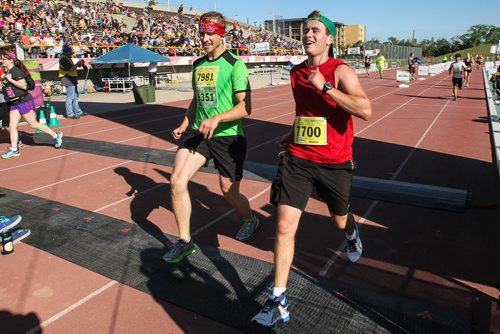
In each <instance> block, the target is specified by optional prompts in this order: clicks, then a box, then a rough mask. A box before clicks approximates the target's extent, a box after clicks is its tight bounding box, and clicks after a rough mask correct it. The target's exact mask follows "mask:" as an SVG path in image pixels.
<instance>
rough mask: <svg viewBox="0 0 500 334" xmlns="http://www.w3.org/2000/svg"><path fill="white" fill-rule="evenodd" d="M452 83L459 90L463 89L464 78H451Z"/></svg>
mask: <svg viewBox="0 0 500 334" xmlns="http://www.w3.org/2000/svg"><path fill="white" fill-rule="evenodd" d="M451 82H452V83H453V86H458V88H460V89H462V78H451Z"/></svg>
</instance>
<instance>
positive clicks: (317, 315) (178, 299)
mask: <svg viewBox="0 0 500 334" xmlns="http://www.w3.org/2000/svg"><path fill="white" fill-rule="evenodd" d="M0 193H5V194H6V196H4V197H1V198H0V205H1V207H2V209H3V212H2V214H5V215H11V214H17V213H20V214H22V215H23V217H24V219H23V222H22V226H23V227H27V228H30V229H31V230H32V234H31V236H30V237H29V238H27V239H25V242H27V243H28V244H30V245H32V246H34V247H37V248H39V249H42V250H44V251H47V252H50V253H52V254H54V255H56V256H58V257H60V258H63V259H65V260H68V261H71V262H73V263H75V264H77V265H80V266H82V267H85V268H87V269H89V270H92V271H94V272H96V273H99V274H101V275H104V276H106V277H109V278H110V279H113V280H116V281H119V282H121V283H123V284H126V285H128V286H131V287H133V288H136V289H138V290H140V291H143V292H145V293H148V294H151V295H152V296H153V297H154V298H155V300H158V301H166V302H169V303H172V304H175V305H178V306H179V307H182V308H184V309H187V310H191V311H193V312H195V313H197V314H200V315H202V316H205V317H208V318H211V319H213V320H215V321H217V322H220V323H224V324H226V325H228V326H231V327H233V328H237V329H239V330H242V331H246V332H259V331H263V329H261V328H260V327H257V326H256V325H251V323H250V320H251V318H252V317H253V315H255V313H257V312H258V311H259V309H260V305H259V304H258V302H263V301H264V300H265V298H266V296H267V293H269V291H270V288H271V286H272V275H271V273H272V265H271V264H269V263H267V262H263V261H260V260H256V259H253V258H248V257H245V256H242V255H239V254H235V253H231V252H227V251H223V250H220V249H218V248H216V247H212V246H210V245H197V246H198V252H196V253H195V254H193V255H191V256H190V257H189V258H188V259H186V260H184V261H182V262H181V263H180V264H178V265H168V264H166V263H164V262H163V261H161V255H162V254H163V252H164V251H165V246H166V245H168V243H169V242H170V241H173V240H174V238H173V237H171V236H166V238H165V236H164V235H158V234H155V233H158V232H156V231H157V230H154V229H153V230H150V231H145V230H143V229H141V228H140V227H139V226H137V225H135V224H130V223H127V222H124V221H121V220H117V219H114V218H111V217H107V216H104V215H99V214H96V213H92V212H88V211H85V210H82V209H79V208H75V207H71V206H67V205H64V204H61V203H57V202H51V201H48V200H45V199H41V198H38V197H35V196H31V195H26V194H22V193H18V192H14V191H11V190H8V189H2V188H0ZM162 237H163V242H162V241H161V240H162ZM287 296H288V297H289V299H290V311H291V320H290V321H289V322H288V323H287V324H286V325H280V326H279V327H278V328H277V329H275V332H278V333H306V332H309V333H335V332H337V333H461V332H470V328H471V317H470V315H468V314H462V313H460V312H457V311H453V310H448V309H444V308H442V307H438V306H435V305H431V304H429V303H423V302H419V301H415V300H410V299H405V298H401V297H399V296H394V295H389V294H385V293H383V292H380V291H375V290H370V289H366V288H360V287H355V286H350V285H347V284H344V283H339V282H337V281H335V280H329V279H324V278H320V277H316V276H312V275H308V274H306V273H303V272H300V271H293V272H292V273H291V275H290V280H289V286H288V294H287ZM424 310H425V311H426V312H427V313H428V314H432V320H431V319H429V318H427V317H422V316H419V314H421V313H422V312H423V311H424ZM174 320H175V319H174Z"/></svg>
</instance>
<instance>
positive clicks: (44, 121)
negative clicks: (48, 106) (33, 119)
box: [35, 109, 47, 133]
mask: <svg viewBox="0 0 500 334" xmlns="http://www.w3.org/2000/svg"><path fill="white" fill-rule="evenodd" d="M38 122H39V123H40V124H45V125H47V119H46V118H45V113H44V112H43V109H40V119H39V120H38ZM42 132H43V131H42V130H36V131H35V133H42Z"/></svg>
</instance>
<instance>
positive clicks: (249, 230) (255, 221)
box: [235, 215, 259, 241]
mask: <svg viewBox="0 0 500 334" xmlns="http://www.w3.org/2000/svg"><path fill="white" fill-rule="evenodd" d="M258 226H259V218H257V217H256V216H255V215H253V216H252V220H249V221H246V222H243V224H242V225H241V227H240V230H239V231H238V233H236V237H235V238H236V239H238V240H239V241H245V240H248V239H250V238H252V237H253V234H254V233H255V230H256V229H257V227H258Z"/></svg>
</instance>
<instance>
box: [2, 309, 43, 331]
mask: <svg viewBox="0 0 500 334" xmlns="http://www.w3.org/2000/svg"><path fill="white" fill-rule="evenodd" d="M0 324H1V329H0V332H1V333H26V332H27V331H29V330H31V329H33V328H37V327H38V326H40V319H39V317H38V315H37V314H36V313H34V312H30V313H28V314H25V315H23V314H13V313H10V312H9V311H5V310H0ZM34 333H42V330H41V329H39V330H36V331H34Z"/></svg>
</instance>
